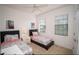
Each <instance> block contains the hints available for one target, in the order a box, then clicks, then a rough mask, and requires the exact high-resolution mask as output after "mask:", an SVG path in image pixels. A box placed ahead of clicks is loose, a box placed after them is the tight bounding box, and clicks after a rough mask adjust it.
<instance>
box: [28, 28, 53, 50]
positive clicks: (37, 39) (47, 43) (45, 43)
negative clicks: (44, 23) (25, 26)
mask: <svg viewBox="0 0 79 59" xmlns="http://www.w3.org/2000/svg"><path fill="white" fill-rule="evenodd" d="M29 36H30V37H31V42H32V43H35V44H37V45H39V46H41V47H42V48H44V49H46V50H48V49H49V48H50V47H51V46H52V45H54V41H53V39H52V38H48V37H45V36H42V35H39V33H38V30H37V29H33V30H29Z"/></svg>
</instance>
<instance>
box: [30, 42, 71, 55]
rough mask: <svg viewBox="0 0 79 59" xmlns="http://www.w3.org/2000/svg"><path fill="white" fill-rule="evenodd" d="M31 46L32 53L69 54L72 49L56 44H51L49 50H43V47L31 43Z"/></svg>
mask: <svg viewBox="0 0 79 59" xmlns="http://www.w3.org/2000/svg"><path fill="white" fill-rule="evenodd" d="M31 47H32V49H33V54H34V55H39V54H41V55H51V54H52V55H70V54H72V50H70V49H66V48H63V47H60V46H57V45H53V46H51V47H50V48H49V50H45V49H44V48H42V47H40V46H38V45H36V44H34V43H31Z"/></svg>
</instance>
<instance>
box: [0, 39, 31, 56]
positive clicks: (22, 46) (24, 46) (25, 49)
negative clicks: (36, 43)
mask: <svg viewBox="0 0 79 59" xmlns="http://www.w3.org/2000/svg"><path fill="white" fill-rule="evenodd" d="M14 45H17V46H18V48H19V49H20V50H21V51H22V53H23V54H27V55H28V54H32V48H31V47H30V46H29V45H28V44H26V43H24V42H22V41H20V40H18V41H15V42H10V43H7V44H5V45H1V50H2V49H5V48H8V47H11V46H14ZM15 49H16V48H15Z"/></svg>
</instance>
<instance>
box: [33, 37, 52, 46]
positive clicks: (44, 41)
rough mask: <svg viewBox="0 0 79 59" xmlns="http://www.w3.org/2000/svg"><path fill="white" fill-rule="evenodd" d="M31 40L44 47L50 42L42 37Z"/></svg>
mask: <svg viewBox="0 0 79 59" xmlns="http://www.w3.org/2000/svg"><path fill="white" fill-rule="evenodd" d="M32 39H33V40H34V41H36V42H39V43H41V44H44V45H47V44H49V43H50V42H51V41H52V39H49V38H46V37H43V36H33V37H32Z"/></svg>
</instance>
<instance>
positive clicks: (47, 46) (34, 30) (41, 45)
mask: <svg viewBox="0 0 79 59" xmlns="http://www.w3.org/2000/svg"><path fill="white" fill-rule="evenodd" d="M32 32H38V30H37V29H33V30H29V36H32V35H33V34H32ZM31 42H32V43H35V44H37V45H39V46H40V47H43V48H45V49H46V50H48V49H49V48H50V47H51V46H52V45H54V41H51V42H50V43H49V44H47V45H44V44H41V43H39V42H36V41H34V40H32V38H31Z"/></svg>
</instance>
